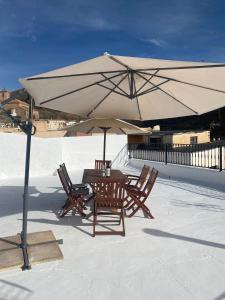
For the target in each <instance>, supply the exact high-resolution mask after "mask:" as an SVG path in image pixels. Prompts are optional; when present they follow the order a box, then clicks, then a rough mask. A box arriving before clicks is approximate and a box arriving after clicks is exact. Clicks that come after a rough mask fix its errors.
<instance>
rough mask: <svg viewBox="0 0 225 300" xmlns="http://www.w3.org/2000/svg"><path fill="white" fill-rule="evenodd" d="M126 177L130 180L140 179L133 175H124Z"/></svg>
mask: <svg viewBox="0 0 225 300" xmlns="http://www.w3.org/2000/svg"><path fill="white" fill-rule="evenodd" d="M124 175H125V176H127V177H128V178H129V179H130V178H132V179H134V180H135V179H136V180H138V179H139V176H137V175H132V174H124Z"/></svg>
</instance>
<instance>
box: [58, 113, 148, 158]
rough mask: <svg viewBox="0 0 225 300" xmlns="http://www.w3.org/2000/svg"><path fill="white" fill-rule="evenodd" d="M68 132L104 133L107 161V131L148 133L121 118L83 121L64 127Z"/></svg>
mask: <svg viewBox="0 0 225 300" xmlns="http://www.w3.org/2000/svg"><path fill="white" fill-rule="evenodd" d="M62 130H66V131H67V133H70V132H71V133H72V132H84V133H104V144H103V161H105V153H106V133H114V134H132V133H146V131H145V130H142V129H141V128H139V127H137V126H135V125H132V124H130V123H127V122H125V121H122V120H119V119H112V118H111V119H107V118H96V119H90V120H87V121H83V122H81V123H79V124H75V125H72V126H70V127H67V128H63V129H62Z"/></svg>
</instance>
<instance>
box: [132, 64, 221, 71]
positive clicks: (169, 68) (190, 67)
mask: <svg viewBox="0 0 225 300" xmlns="http://www.w3.org/2000/svg"><path fill="white" fill-rule="evenodd" d="M223 67H225V64H211V65H198V66H183V67H182V66H181V67H164V68H145V69H136V71H137V72H142V71H155V70H158V71H165V70H185V69H207V68H223Z"/></svg>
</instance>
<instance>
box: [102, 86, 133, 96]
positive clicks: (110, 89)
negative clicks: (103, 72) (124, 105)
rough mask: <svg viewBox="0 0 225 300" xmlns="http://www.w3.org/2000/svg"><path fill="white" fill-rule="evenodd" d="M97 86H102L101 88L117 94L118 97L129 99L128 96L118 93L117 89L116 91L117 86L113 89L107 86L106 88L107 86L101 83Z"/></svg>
mask: <svg viewBox="0 0 225 300" xmlns="http://www.w3.org/2000/svg"><path fill="white" fill-rule="evenodd" d="M97 85H99V86H101V87H103V88H105V89H107V90H109V91H113V93H116V94H118V95H120V96H124V97H126V98H127V97H128V95H125V94H124V93H120V92H118V91H115V89H116V86H115V87H114V88H113V89H112V88H109V87H107V86H105V85H103V84H101V83H98V84H97Z"/></svg>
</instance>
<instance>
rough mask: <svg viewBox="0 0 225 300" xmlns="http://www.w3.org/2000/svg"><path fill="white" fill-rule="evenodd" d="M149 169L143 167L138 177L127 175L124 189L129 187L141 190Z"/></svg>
mask: <svg viewBox="0 0 225 300" xmlns="http://www.w3.org/2000/svg"><path fill="white" fill-rule="evenodd" d="M150 170H151V168H150V167H149V166H146V165H144V166H143V168H142V170H141V173H140V175H139V176H136V175H130V174H127V175H126V176H127V179H128V182H127V183H126V188H129V187H134V186H135V187H138V188H141V187H142V186H143V184H144V183H145V181H146V179H147V177H148V175H149V173H150Z"/></svg>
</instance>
